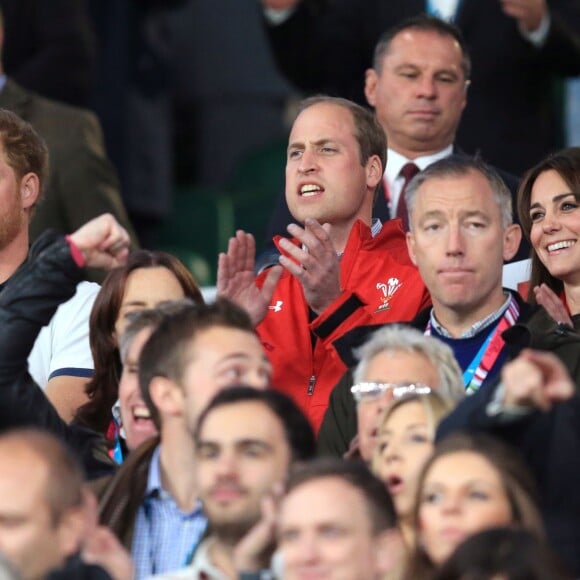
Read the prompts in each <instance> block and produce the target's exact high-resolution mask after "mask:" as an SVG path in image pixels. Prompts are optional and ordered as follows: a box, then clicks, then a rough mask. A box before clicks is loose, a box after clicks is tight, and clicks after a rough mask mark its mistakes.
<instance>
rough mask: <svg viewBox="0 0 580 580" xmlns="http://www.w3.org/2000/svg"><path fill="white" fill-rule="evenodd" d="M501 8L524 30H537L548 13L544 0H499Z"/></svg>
mask: <svg viewBox="0 0 580 580" xmlns="http://www.w3.org/2000/svg"><path fill="white" fill-rule="evenodd" d="M500 2H501V7H502V10H503V11H504V12H505V13H506V14H507V15H508V16H511V17H512V18H515V19H516V20H517V21H518V24H519V26H520V28H521V29H522V30H523V31H525V32H534V31H535V30H537V29H538V28H539V26H540V24H541V22H542V20H543V18H544V16H545V15H546V14H547V13H548V6H547V4H546V0H500Z"/></svg>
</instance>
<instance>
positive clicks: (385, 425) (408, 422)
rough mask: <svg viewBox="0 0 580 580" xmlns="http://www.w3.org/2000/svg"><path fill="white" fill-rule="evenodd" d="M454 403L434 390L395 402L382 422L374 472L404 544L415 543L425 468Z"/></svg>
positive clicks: (373, 461)
mask: <svg viewBox="0 0 580 580" xmlns="http://www.w3.org/2000/svg"><path fill="white" fill-rule="evenodd" d="M454 406H455V402H454V401H452V400H451V399H449V398H445V397H443V396H442V395H441V394H439V393H437V392H435V391H431V392H429V393H427V394H424V395H411V396H406V397H404V398H402V399H398V400H396V401H394V402H393V403H392V404H391V405H390V406H389V407H388V408H387V409H386V411H385V413H384V415H383V416H382V419H381V420H380V422H379V427H378V436H377V445H376V447H375V451H374V456H373V460H372V471H373V472H374V474H375V475H376V476H377V477H379V478H380V479H381V480H382V481H384V483H385V485H386V486H387V489H388V490H389V492H390V494H391V497H392V498H393V502H394V504H395V509H396V511H397V516H398V518H399V526H400V528H401V532H402V533H403V537H404V539H405V543H406V544H407V545H408V546H411V545H412V544H413V541H414V531H413V525H412V521H411V520H412V513H413V507H414V504H415V497H416V495H417V484H418V481H419V475H420V473H421V470H422V469H423V466H424V465H425V463H426V462H427V460H428V459H429V457H430V455H431V453H432V452H433V449H434V440H435V430H436V428H437V425H438V423H439V421H440V420H441V419H442V418H443V417H444V416H445V415H447V414H448V413H449V412H450V411H451V410H453V408H454Z"/></svg>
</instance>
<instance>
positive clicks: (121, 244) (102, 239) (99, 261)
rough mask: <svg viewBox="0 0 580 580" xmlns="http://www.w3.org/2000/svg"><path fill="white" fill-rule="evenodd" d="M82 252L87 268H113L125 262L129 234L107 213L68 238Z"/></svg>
mask: <svg viewBox="0 0 580 580" xmlns="http://www.w3.org/2000/svg"><path fill="white" fill-rule="evenodd" d="M69 239H70V241H71V242H72V243H73V244H74V245H75V246H76V247H77V248H78V249H79V250H80V251H81V252H82V254H83V256H84V258H85V261H86V266H87V267H89V268H106V269H110V268H115V267H117V266H121V265H122V264H124V263H125V262H126V261H127V256H128V255H129V245H130V243H131V240H130V238H129V234H128V233H127V231H126V230H125V228H123V227H122V226H121V225H120V224H119V223H118V222H117V220H116V219H115V218H114V217H113V216H112V215H111V214H109V213H105V214H103V215H101V216H99V217H97V218H94V219H92V220H91V221H89V222H87V223H86V224H85V225H84V226H81V227H80V228H79V229H78V230H77V231H76V232H74V234H71V235H70V237H69Z"/></svg>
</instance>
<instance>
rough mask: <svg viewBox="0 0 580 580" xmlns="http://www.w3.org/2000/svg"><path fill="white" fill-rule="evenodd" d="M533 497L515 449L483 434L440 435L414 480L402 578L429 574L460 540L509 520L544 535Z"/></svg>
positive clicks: (531, 485) (532, 487)
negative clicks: (410, 536)
mask: <svg viewBox="0 0 580 580" xmlns="http://www.w3.org/2000/svg"><path fill="white" fill-rule="evenodd" d="M479 498H481V500H480V499H479ZM536 501H537V500H536V488H535V483H534V481H533V479H532V477H531V476H530V474H529V473H528V471H527V470H526V468H525V466H524V464H523V463H522V461H521V459H520V458H519V456H518V455H517V453H516V451H515V450H511V449H510V448H508V447H507V446H504V445H502V444H501V443H499V442H498V441H496V440H494V439H493V438H491V437H485V436H478V437H475V436H467V435H461V434H459V435H456V436H453V437H449V438H447V439H445V440H444V441H441V442H440V443H439V444H437V446H436V447H435V452H434V453H433V455H432V456H431V457H430V459H429V460H428V461H427V463H426V465H425V467H424V469H423V471H422V473H421V477H420V480H419V485H418V492H417V502H416V504H415V507H414V510H413V525H414V527H415V530H416V537H415V542H414V545H413V547H412V551H411V554H410V558H409V565H408V567H407V570H406V573H405V578H406V579H408V580H417V579H418V578H426V577H428V576H429V575H430V574H432V573H433V572H434V571H435V570H436V569H437V568H438V567H439V566H441V565H442V564H443V562H444V561H445V560H446V559H447V558H448V557H449V556H450V555H451V554H452V552H453V550H455V548H456V547H457V546H458V545H459V544H460V543H461V542H462V541H463V540H465V539H466V538H468V537H469V536H470V535H472V534H474V533H476V532H479V531H482V530H485V529H487V528H492V527H497V526H509V525H514V526H517V527H520V528H522V529H524V530H528V531H530V532H531V533H533V534H534V535H535V536H536V537H538V538H543V537H544V529H543V525H542V519H541V517H540V513H539V511H538V507H537V504H536Z"/></svg>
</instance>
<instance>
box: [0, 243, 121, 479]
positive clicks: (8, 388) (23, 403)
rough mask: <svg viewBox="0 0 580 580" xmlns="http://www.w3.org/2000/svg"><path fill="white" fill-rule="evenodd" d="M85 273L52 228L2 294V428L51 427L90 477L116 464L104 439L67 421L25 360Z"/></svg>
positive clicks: (0, 298) (0, 408) (0, 335)
mask: <svg viewBox="0 0 580 580" xmlns="http://www.w3.org/2000/svg"><path fill="white" fill-rule="evenodd" d="M82 277H83V276H82V270H81V269H80V268H79V267H78V266H77V265H76V264H75V262H74V260H73V259H72V257H71V253H70V249H69V246H68V244H67V242H66V240H65V239H64V237H62V236H57V235H56V234H54V233H51V232H48V233H46V234H44V235H42V236H41V237H40V238H39V239H38V241H37V242H36V243H35V244H34V245H33V247H32V249H31V251H30V253H29V257H28V260H27V261H26V262H25V263H24V264H23V265H22V266H21V267H20V269H19V270H18V272H16V274H14V276H12V278H10V280H9V282H8V283H7V284H6V286H5V288H4V290H3V291H2V293H0V353H1V354H0V429H2V430H4V429H9V428H13V427H40V428H44V429H47V430H48V431H50V432H52V433H54V434H55V435H57V436H58V437H60V438H61V439H63V440H64V441H65V442H66V443H67V444H68V445H69V446H70V447H71V449H72V450H73V451H74V453H75V454H76V455H77V456H78V458H79V459H80V461H81V463H82V465H83V467H84V469H85V472H86V475H87V477H88V478H90V479H92V478H96V477H101V476H103V475H107V474H109V473H111V472H112V471H113V469H114V466H115V464H114V463H113V461H112V460H111V459H110V458H109V457H108V455H107V449H106V445H105V441H104V439H103V438H102V437H101V436H100V435H99V434H97V433H95V432H93V431H90V430H88V429H85V428H83V427H80V426H78V425H74V424H71V425H68V424H67V423H66V422H65V421H63V420H62V419H61V418H60V416H59V414H58V413H57V411H56V409H55V408H54V407H53V406H52V404H51V403H50V401H49V400H48V399H47V398H46V395H45V394H44V392H43V391H42V389H41V388H40V387H39V386H38V385H37V384H36V383H35V382H34V380H33V379H32V377H31V376H30V374H29V373H28V363H27V359H28V355H29V354H30V351H31V350H32V346H33V344H34V341H35V340H36V337H37V336H38V333H39V332H40V330H41V328H42V327H43V326H45V325H46V324H48V322H49V321H50V319H51V318H52V316H53V314H54V313H55V311H56V309H57V308H58V306H59V305H60V304H61V303H62V302H65V301H66V300H68V299H69V298H71V297H72V296H73V295H74V293H75V291H76V286H77V283H78V282H79V281H80V280H81V279H82Z"/></svg>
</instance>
